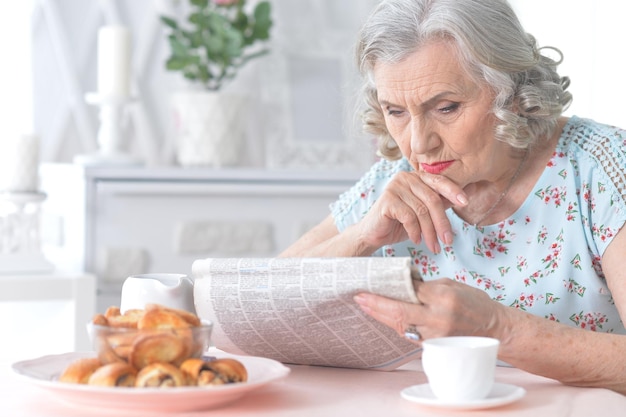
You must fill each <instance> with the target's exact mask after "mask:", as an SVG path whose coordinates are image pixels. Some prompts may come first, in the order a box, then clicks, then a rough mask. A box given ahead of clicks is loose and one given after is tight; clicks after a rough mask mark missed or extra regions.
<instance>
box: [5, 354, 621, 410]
mask: <svg viewBox="0 0 626 417" xmlns="http://www.w3.org/2000/svg"><path fill="white" fill-rule="evenodd" d="M0 365H1V367H0V393H2V396H1V398H2V401H1V403H0V410H2V411H1V414H2V415H7V416H11V417H35V416H36V417H84V416H85V415H89V416H90V417H98V416H108V415H111V413H110V411H109V412H107V410H93V409H85V408H74V407H71V406H68V405H65V404H62V403H60V402H56V401H55V400H54V399H53V398H52V397H51V396H50V394H49V393H48V392H45V391H42V390H39V389H37V388H36V387H34V386H32V385H31V384H29V383H28V382H27V381H24V380H22V379H20V378H17V377H16V376H15V375H14V374H13V373H12V371H11V370H10V367H9V365H10V364H9V363H6V362H5V363H2V364H0ZM289 367H290V368H291V373H290V374H289V375H288V376H287V378H285V379H283V380H281V381H278V382H275V383H273V384H270V385H268V386H266V387H263V388H261V389H260V390H257V391H253V392H250V393H248V395H246V396H245V397H243V398H241V399H240V400H239V401H237V402H236V403H233V404H230V405H228V406H226V407H223V408H219V409H213V410H206V411H202V412H193V413H182V414H154V413H149V414H142V413H129V414H128V415H133V416H141V415H150V416H151V417H165V416H168V417H173V416H175V417H186V416H189V417H192V416H193V417H199V416H215V415H219V416H226V417H228V416H255V417H259V416H260V417H262V416H272V417H276V416H278V417H280V416H289V417H293V416H297V417H300V416H302V417H307V416H310V417H320V416H331V417H332V416H342V417H343V416H359V417H367V416H376V417H380V416H393V417H402V416H411V417H416V416H452V417H455V416H472V417H480V416H498V417H501V416H505V417H506V416H516V417H524V416H529V417H531V416H532V417H543V416H546V417H548V416H549V417H589V416H621V415H624V414H625V413H626V397H625V396H622V395H620V394H617V393H615V392H612V391H609V390H605V389H593V388H577V387H568V386H564V385H562V384H560V383H558V382H556V381H553V380H550V379H547V378H543V377H539V376H536V375H532V374H529V373H527V372H524V371H521V370H519V369H515V368H506V367H499V368H498V369H497V372H496V381H497V382H501V383H509V384H515V385H518V386H521V387H523V388H525V389H526V390H527V394H526V396H525V397H524V398H522V399H521V400H519V401H518V402H516V403H513V404H509V405H507V406H503V407H499V408H494V409H490V410H480V411H448V410H438V409H433V408H426V407H424V406H421V405H418V404H415V403H412V402H410V401H407V400H405V399H403V398H401V397H400V391H401V390H402V389H403V388H405V387H407V386H410V385H414V384H421V383H425V382H426V376H425V375H424V373H423V372H422V370H421V363H420V362H419V361H414V362H411V363H409V364H406V365H404V366H402V367H401V368H399V369H397V370H395V371H392V372H383V371H368V370H357V369H341V368H325V367H315V366H299V365H289ZM122 414H123V413H122ZM122 414H120V413H115V415H118V416H121V415H122Z"/></svg>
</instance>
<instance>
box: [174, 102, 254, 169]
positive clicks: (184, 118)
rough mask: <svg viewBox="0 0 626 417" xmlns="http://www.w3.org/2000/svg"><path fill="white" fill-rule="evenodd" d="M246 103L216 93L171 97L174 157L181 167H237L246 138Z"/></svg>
mask: <svg viewBox="0 0 626 417" xmlns="http://www.w3.org/2000/svg"><path fill="white" fill-rule="evenodd" d="M246 107H247V100H246V98H245V97H243V96H241V95H235V94H230V93H223V92H216V91H197V90H189V91H181V92H178V93H176V94H174V96H173V111H174V119H175V120H174V121H175V132H176V133H175V134H176V138H175V140H176V157H177V160H178V163H179V164H180V165H182V166H184V167H191V166H199V167H201V166H204V167H214V168H219V167H224V166H236V165H238V164H239V163H240V162H241V159H242V157H243V150H244V147H243V145H244V140H245V134H246V126H247V124H246V117H245V114H246Z"/></svg>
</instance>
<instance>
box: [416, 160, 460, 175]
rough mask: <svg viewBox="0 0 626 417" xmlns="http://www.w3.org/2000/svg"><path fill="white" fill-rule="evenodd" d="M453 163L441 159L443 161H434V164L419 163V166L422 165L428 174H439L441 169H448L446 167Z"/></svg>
mask: <svg viewBox="0 0 626 417" xmlns="http://www.w3.org/2000/svg"><path fill="white" fill-rule="evenodd" d="M453 163H454V161H443V162H436V163H434V164H426V163H421V164H420V166H421V167H422V169H423V170H424V171H426V172H428V173H429V174H441V173H442V172H443V171H445V170H446V169H448V167H449V166H450V165H452V164H453Z"/></svg>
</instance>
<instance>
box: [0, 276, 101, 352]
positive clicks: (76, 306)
mask: <svg viewBox="0 0 626 417" xmlns="http://www.w3.org/2000/svg"><path fill="white" fill-rule="evenodd" d="M51 300H68V301H71V302H72V303H73V304H72V306H73V307H72V312H73V314H72V315H73V318H74V322H73V323H72V326H73V328H72V331H71V334H72V336H73V339H74V343H73V347H74V349H75V350H78V351H80V350H89V349H91V342H90V341H89V337H88V335H87V328H86V326H85V323H86V322H85V320H87V319H88V318H89V317H93V315H94V314H95V311H96V278H95V276H94V275H91V274H85V273H79V272H67V271H53V272H50V273H39V274H25V273H24V274H6V275H3V274H0V302H20V301H51ZM34 326H35V325H34V324H33V323H25V324H24V329H25V330H28V331H29V332H33V331H36V327H34ZM15 336H18V335H15ZM2 340H3V341H4V338H2ZM1 356H2V355H0V357H1ZM3 359H6V358H3Z"/></svg>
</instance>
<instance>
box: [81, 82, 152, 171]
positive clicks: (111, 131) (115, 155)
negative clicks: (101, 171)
mask: <svg viewBox="0 0 626 417" xmlns="http://www.w3.org/2000/svg"><path fill="white" fill-rule="evenodd" d="M85 100H86V101H87V103H89V104H93V105H97V106H99V107H100V129H99V130H98V152H96V153H94V154H89V155H78V156H76V157H75V158H74V162H75V163H79V164H84V165H140V164H141V161H140V160H139V159H137V158H135V157H133V156H132V155H130V154H128V153H126V152H125V151H124V147H123V145H124V142H125V137H124V129H123V128H122V117H123V115H124V107H126V106H127V105H128V104H130V103H132V102H133V101H135V100H134V99H133V98H131V97H117V96H105V95H102V94H97V93H87V94H86V95H85Z"/></svg>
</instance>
